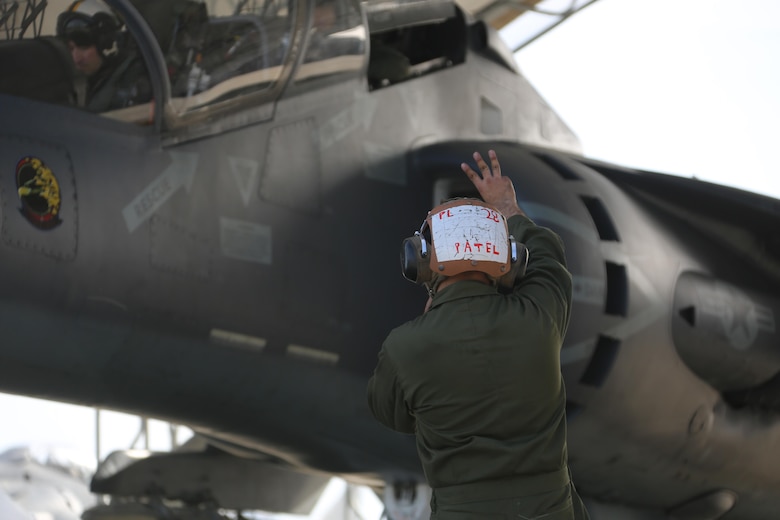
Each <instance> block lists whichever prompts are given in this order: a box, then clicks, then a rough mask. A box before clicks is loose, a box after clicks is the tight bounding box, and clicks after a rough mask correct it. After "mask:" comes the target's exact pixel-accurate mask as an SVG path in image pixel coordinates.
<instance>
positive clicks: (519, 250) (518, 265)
mask: <svg viewBox="0 0 780 520" xmlns="http://www.w3.org/2000/svg"><path fill="white" fill-rule="evenodd" d="M509 247H510V251H511V267H510V268H509V272H508V273H506V274H505V275H503V276H501V278H499V279H498V283H497V285H498V288H499V290H500V291H501V292H505V293H508V292H511V291H512V288H513V287H514V285H515V282H516V281H518V280H520V279H521V278H522V277H523V276H525V269H526V267H528V248H526V247H525V245H524V244H520V243H518V242H516V241H515V237H513V236H512V235H510V236H509Z"/></svg>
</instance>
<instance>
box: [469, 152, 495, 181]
mask: <svg viewBox="0 0 780 520" xmlns="http://www.w3.org/2000/svg"><path fill="white" fill-rule="evenodd" d="M474 160H475V161H477V167H478V168H479V170H480V171H481V172H482V178H483V179H484V178H485V177H491V176H492V175H493V172H492V171H490V166H488V165H487V163H486V162H485V160H484V159H482V155H480V153H479V152H474Z"/></svg>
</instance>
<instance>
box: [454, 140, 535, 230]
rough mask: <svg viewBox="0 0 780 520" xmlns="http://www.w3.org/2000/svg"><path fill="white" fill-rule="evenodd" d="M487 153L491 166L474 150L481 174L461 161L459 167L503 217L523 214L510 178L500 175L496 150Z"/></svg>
mask: <svg viewBox="0 0 780 520" xmlns="http://www.w3.org/2000/svg"><path fill="white" fill-rule="evenodd" d="M488 155H489V156H490V163H491V166H488V164H487V163H486V162H485V161H484V159H482V156H481V155H480V154H479V152H474V160H475V161H476V162H477V167H478V168H479V170H480V172H482V175H481V176H480V175H479V174H478V173H477V172H475V171H474V170H473V169H472V168H471V166H469V165H468V164H466V163H461V165H460V167H461V169H462V170H463V172H464V173H465V174H466V175H467V176H468V178H469V179H470V180H471V182H472V183H473V184H474V186H475V187H476V188H477V191H479V194H480V195H481V196H482V200H484V201H485V202H487V203H488V204H492V205H493V206H495V207H496V208H497V209H498V211H500V212H501V214H503V215H504V217H506V218H509V217H511V216H513V215H525V213H523V210H521V209H520V206H518V205H517V195H516V194H515V186H514V184H512V179H510V178H509V177H502V176H501V165H500V164H499V163H498V157H497V156H496V152H495V151H493V150H490V151H489V152H488Z"/></svg>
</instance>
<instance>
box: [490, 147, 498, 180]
mask: <svg viewBox="0 0 780 520" xmlns="http://www.w3.org/2000/svg"><path fill="white" fill-rule="evenodd" d="M488 155H489V156H490V164H491V165H492V166H493V175H495V176H496V177H501V165H500V164H499V163H498V156H497V155H496V152H495V150H488Z"/></svg>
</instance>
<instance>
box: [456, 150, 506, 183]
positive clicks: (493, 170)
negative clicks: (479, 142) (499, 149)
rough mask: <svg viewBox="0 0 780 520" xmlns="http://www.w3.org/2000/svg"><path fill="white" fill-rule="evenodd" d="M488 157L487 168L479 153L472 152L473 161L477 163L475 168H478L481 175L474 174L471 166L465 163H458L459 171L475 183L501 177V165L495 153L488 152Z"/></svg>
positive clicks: (492, 151)
mask: <svg viewBox="0 0 780 520" xmlns="http://www.w3.org/2000/svg"><path fill="white" fill-rule="evenodd" d="M488 156H489V157H490V166H488V164H487V163H486V162H485V160H484V159H483V158H482V155H480V153H479V152H474V160H475V161H476V162H477V168H479V170H480V172H481V173H482V175H480V174H478V173H477V172H475V171H474V170H473V169H472V168H471V166H469V165H468V164H466V163H460V169H461V170H463V172H464V173H465V174H466V175H467V176H468V178H469V179H471V181H472V182H475V183H476V182H479V181H481V180H484V179H486V178H489V177H497V178H499V177H501V165H500V164H499V163H498V156H497V155H496V152H495V151H494V150H489V151H488Z"/></svg>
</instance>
